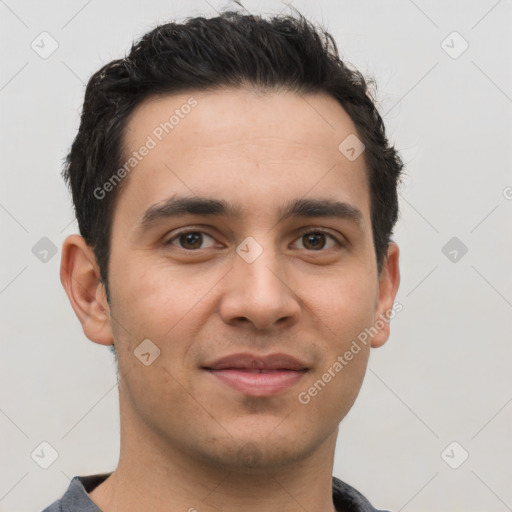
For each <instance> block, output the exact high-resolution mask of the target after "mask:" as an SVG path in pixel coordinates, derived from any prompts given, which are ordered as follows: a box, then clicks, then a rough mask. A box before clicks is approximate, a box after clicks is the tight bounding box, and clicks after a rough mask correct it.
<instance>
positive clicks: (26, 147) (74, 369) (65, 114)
mask: <svg viewBox="0 0 512 512" xmlns="http://www.w3.org/2000/svg"><path fill="white" fill-rule="evenodd" d="M226 3H227V2H225V1H213V0H209V1H208V2H207V1H206V0H196V1H190V2H185V1H180V2H177V1H164V0H161V1H156V0H152V1H146V2H138V1H135V0H125V1H123V2H121V1H99V0H89V1H84V0H80V1H66V2H64V1H62V0H61V1H57V0H53V1H46V2H38V1H35V0H32V1H15V0H5V1H0V28H1V42H0V52H1V60H2V67H1V75H0V91H1V92H0V102H1V118H0V126H1V128H0V129H1V140H2V149H1V155H2V165H1V166H0V169H1V170H0V172H1V180H2V187H1V193H0V219H1V237H2V245H1V247H2V264H1V266H0V311H1V312H2V340H1V343H2V351H1V358H0V365H1V366H0V379H1V381H0V390H1V395H0V431H1V432H2V437H1V445H0V446H1V455H0V460H1V461H2V465H1V474H0V510H1V511H10V512H16V511H37V510H41V509H42V508H43V507H44V506H46V505H48V504H49V503H50V502H51V501H53V500H55V499H56V498H57V497H60V496H61V494H62V493H63V492H64V490H65V489H66V488H67V486H68V483H69V479H70V478H71V477H73V476H74V475H86V474H92V473H99V472H103V471H111V470H113V469H114V468H115V465H116V463H117V458H118V453H119V414H118V398H117V386H116V377H115V372H114V366H113V359H112V356H111V354H110V352H109V351H108V350H107V349H106V348H105V347H102V346H99V345H96V344H94V343H92V342H90V341H89V340H87V338H86V337H85V336H84V334H83V332H82V330H81V326H80V324H79V322H78V320H77V319H76V317H75V315H74V313H73V311H72V309H71V307H70V305H69V303H68V299H67V297H66V295H65V293H64V291H63V289H62V287H61V284H60V281H59V277H58V272H59V260H60V248H61V244H62V241H63V240H64V238H65V237H66V236H67V235H69V234H71V233H75V232H77V226H76V224H75V222H74V220H73V211H72V208H71V201H70V196H69V194H68V192H67V189H66V188H65V186H64V184H63V182H62V180H61V177H60V172H61V169H62V160H63V158H64V156H65V154H66V152H67V150H68V149H69V146H70V144H71V142H72V140H73V138H74V136H75V134H76V129H77V127H78V120H79V117H78V116H79V113H80V109H81V103H82V100H83V93H84V84H85V83H86V81H87V80H88V78H89V76H90V75H91V74H92V73H93V72H94V71H95V70H96V69H98V68H99V67H100V66H101V65H103V64H104V63H106V62H107V61H110V60H112V59H114V58H119V57H122V56H124V53H125V51H127V50H128V49H129V46H130V44H131V41H132V40H133V38H136V37H139V36H141V35H142V34H143V33H144V32H146V31H147V30H149V29H150V28H152V27H153V26H154V25H155V24H156V23H158V22H164V21H168V20H170V19H172V18H175V17H183V16H192V15H198V14H206V15H209V14H213V13H214V12H215V10H214V9H220V8H222V7H224V6H225V5H226ZM245 5H246V7H247V8H248V9H249V10H251V11H252V12H274V13H277V12H279V11H280V10H283V9H284V8H285V6H283V4H281V3H280V2H278V1H272V2H270V1H267V2H263V1H256V0H255V1H247V2H246V3H245ZM293 5H294V6H295V7H297V8H298V9H299V10H301V12H303V13H304V14H305V15H306V16H308V17H310V18H311V19H313V20H315V21H317V22H320V23H322V24H324V25H325V26H327V28H328V29H329V30H330V31H331V33H332V34H333V35H334V37H335V39H336V41H337V43H338V45H339V48H340V50H341V53H342V55H343V56H344V57H345V58H346V59H347V60H348V61H349V62H351V63H353V64H354V65H355V66H356V67H358V68H359V69H360V70H361V71H363V72H364V73H370V74H372V75H374V76H375V77H376V79H377V82H378V85H379V90H378V91H379V92H378V98H379V101H380V109H381V112H382V114H383V116H384V119H385V122H386V125H387V130H388V134H389V136H390V138H391V140H392V141H394V142H395V143H396V145H397V147H398V148H399V150H401V152H402V155H403V158H404V161H405V163H406V177H405V180H404V184H403V186H402V188H401V192H400V205H401V217H400V220H399V223H398V226H397V228H396V237H395V239H396V241H397V242H398V243H399V245H400V247H401V272H402V281H401V286H400V291H399V293H398V297H397V300H398V301H399V302H400V303H402V304H403V311H402V312H401V313H400V314H399V315H398V316H397V317H396V318H395V319H394V320H393V321H392V333H391V338H390V340H389V341H388V343H387V344H386V345H385V346H384V347H382V348H380V349H377V350H375V351H373V352H372V355H371V358H370V363H369V370H368V373H367V376H366V379H365V382H364V384H363V388H362V390H361V394H360V396H359V398H358V400H357V401H356V404H355V406H354V407H353V409H352V410H351V412H350V413H349V414H348V416H347V418H346V420H345V421H343V423H342V425H341V427H340V436H339V442H338V447H337V452H336V463H335V467H334V474H335V475H336V476H339V477H340V478H342V479H344V480H346V481H347V482H349V483H350V484H352V485H354V486H355V487H356V488H358V489H359V490H361V491H362V492H363V493H364V494H365V495H366V496H367V497H368V498H369V499H370V500H371V501H372V502H374V504H375V505H376V506H378V507H386V508H389V509H391V510H395V511H401V510H404V511H411V512H412V511H432V510H439V511H441V510H449V511H466V512H469V511H480V510H485V511H497V512H501V511H505V510H512V488H511V485H510V482H512V468H511V460H512V457H511V454H512V437H511V435H510V426H511V416H512V403H511V402H512V390H511V385H510V384H511V371H510V368H511V362H512V358H511V356H512V344H511V335H510V333H511V330H512V322H511V318H512V315H511V312H512V310H511V308H512V280H511V272H510V261H511V255H512V236H511V230H510V226H511V220H512V215H511V213H512V200H511V198H512V188H511V187H512V173H511V160H512V154H511V152H510V145H511V144H510V143H511V133H512V116H511V113H512V66H511V62H512V59H511V52H510V49H511V48H512V31H511V30H510V27H512V3H511V2H510V1H509V0H508V1H507V0H502V1H496V0H485V1H484V0H482V1H457V2H456V1H448V2H443V1H437V2H428V1H425V0H416V1H412V0H393V1H377V0H372V1H356V0H350V1H335V0H321V1H317V2H313V1H312V0H309V1H308V0H294V2H293ZM43 31H47V32H48V33H49V34H51V36H52V38H54V39H55V40H56V41H57V42H58V45H59V46H58V48H57V50H56V51H55V52H54V53H53V54H52V55H51V56H49V57H48V58H46V59H43V58H41V57H40V56H39V55H38V54H37V53H36V52H35V51H34V50H33V49H32V48H31V43H32V41H34V40H36V43H37V41H40V37H41V36H39V34H40V33H41V32H43ZM454 31H456V32H458V33H459V34H460V36H461V37H462V38H464V40H466V41H467V42H468V43H469V47H468V49H467V50H466V51H465V52H464V53H462V54H461V55H460V56H458V58H453V55H455V54H458V53H459V52H460V50H461V49H462V48H463V46H462V45H463V41H462V39H460V37H459V36H457V35H455V36H454V35H452V36H450V37H449V38H448V39H446V38H447V36H449V35H450V34H452V32H454ZM38 37H39V39H38ZM48 41H49V40H47V42H46V44H45V48H49V46H48ZM443 41H445V43H444V44H443V46H444V48H445V49H447V50H448V51H449V52H451V53H452V56H450V55H449V54H448V53H447V52H446V51H445V49H443V46H442V42H443ZM39 45H40V46H41V43H40V42H39ZM450 47H451V48H450ZM507 187H508V188H507ZM42 237H47V238H48V239H49V240H51V242H52V243H53V244H55V246H56V248H57V250H58V251H57V253H56V254H55V255H54V256H52V257H51V253H49V254H48V256H47V259H48V261H46V262H43V261H40V259H39V258H38V257H36V255H35V254H34V253H33V252H32V248H33V247H34V245H35V244H36V243H37V242H38V241H39V240H40V239H41V238H42ZM452 237H457V238H458V239H459V240H460V242H462V243H463V244H464V245H465V246H466V247H467V248H468V252H467V254H465V255H464V256H461V254H462V253H461V252H460V251H459V252H458V254H457V261H455V262H454V261H451V260H450V258H452V259H453V256H454V254H453V253H452V255H449V256H450V258H449V257H447V256H446V255H445V254H444V253H443V251H442V248H443V246H444V245H445V244H446V243H447V242H448V240H450V239H451V238H452ZM36 252H37V251H36ZM40 256H43V255H41V254H40ZM43 441H46V442H48V443H50V444H51V445H52V446H53V447H54V449H55V450H56V451H57V452H58V458H57V460H55V462H54V463H53V464H52V465H51V466H50V467H49V468H48V469H42V468H41V467H40V466H39V465H38V464H36V462H34V460H33V459H32V458H31V453H32V452H33V451H34V450H35V449H36V448H37V447H38V446H39V445H40V443H41V442H43ZM453 441H456V442H457V443H458V445H456V446H455V448H453V445H452V447H451V448H449V449H448V450H447V451H445V448H446V447H447V446H448V445H450V443H452V442H453ZM452 448H453V449H452ZM463 450H465V451H467V452H468V453H469V458H468V459H467V460H466V461H465V462H464V463H463V464H462V465H460V467H459V468H458V469H452V468H451V467H450V466H449V465H448V463H447V461H448V462H450V463H451V464H452V465H457V464H458V463H460V461H461V460H462V456H463V454H464V452H463ZM46 453H48V451H47V452H46ZM443 453H444V456H443V455H442V454H443Z"/></svg>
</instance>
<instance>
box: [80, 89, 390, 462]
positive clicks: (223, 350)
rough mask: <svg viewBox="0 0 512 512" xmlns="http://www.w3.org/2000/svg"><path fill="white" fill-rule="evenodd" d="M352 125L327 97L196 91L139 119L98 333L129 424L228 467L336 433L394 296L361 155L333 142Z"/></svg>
mask: <svg viewBox="0 0 512 512" xmlns="http://www.w3.org/2000/svg"><path fill="white" fill-rule="evenodd" d="M191 98H193V100H191ZM187 104H188V105H189V107H190V108H188V107H184V106H185V105H187ZM173 114H176V115H175V118H174V119H173V120H172V121H171V122H172V128H170V127H169V126H170V125H165V124H161V123H165V122H166V121H167V122H168V121H169V118H170V116H171V115H173ZM162 127H165V128H166V129H167V130H166V129H165V128H162ZM354 133H356V129H355V127H354V125H353V123H352V121H351V119H350V117H349V116H348V115H347V114H346V112H345V111H344V110H343V108H342V107H341V106H340V105H339V104H338V103H337V102H336V101H335V100H334V99H333V98H331V97H330V96H327V95H323V94H315V95H313V94H311V95H306V96H304V97H301V96H300V95H297V94H295V93H292V92H272V93H265V94H263V93H257V92H255V91H252V90H246V89H240V90H218V91H215V92H193V93H192V92H191V93H184V94H180V95H173V96H165V97H159V98H153V99H151V100H148V101H146V102H145V103H143V104H141V105H140V106H139V107H138V109H137V110H136V111H135V112H134V114H133V116H132V117H131V119H130V121H129V124H128V126H127V132H126V136H125V146H126V148H127V155H126V156H127V158H129V156H130V155H132V152H133V151H139V150H140V148H141V146H144V145H145V146H146V147H149V150H148V151H147V152H146V151H144V150H142V151H139V156H140V155H141V153H146V155H145V156H144V157H142V158H140V161H139V160H137V164H136V165H135V166H134V167H133V169H132V170H131V171H130V173H129V175H128V176H126V177H125V178H124V179H126V180H127V182H126V183H125V184H124V185H125V186H124V188H123V190H122V193H121V194H120V196H119V198H118V202H117V203H116V209H115V213H114V217H113V224H112V239H111V255H110V262H109V289H110V294H111V302H110V318H111V320H110V324H109V325H108V327H106V329H107V328H108V329H110V330H111V333H112V337H113V339H114V340H115V345H116V350H117V355H118V362H119V371H120V374H121V375H123V376H124V378H123V379H122V381H121V383H120V396H121V408H122V416H123V421H125V423H126V424H130V425H132V426H133V428H134V429H137V430H138V432H139V433H140V432H145V434H146V435H147V436H149V437H151V438H152V439H155V440H158V442H159V443H160V444H161V446H165V447H169V449H170V448H171V447H175V448H176V447H179V449H180V450H181V451H183V452H185V453H187V454H189V455H190V456H193V457H195V458H197V459H198V460H199V459H200V460H202V461H206V462H210V463H211V464H213V465H216V466H223V467H227V468H236V467H237V468H247V467H249V466H251V467H253V468H254V467H258V468H270V467H273V468H276V467H280V466H284V465H286V464H289V463H290V461H294V460H300V459H302V458H304V457H306V456H308V455H309V454H311V453H314V451H315V450H316V449H318V448H319V447H320V446H321V445H322V444H323V443H325V442H326V440H328V439H332V437H333V436H335V434H336V431H337V427H338V424H339V422H340V421H341V419H342V418H343V417H344V416H345V415H346V413H347V412H348V410H349V409H350V407H351V406H352V404H353V403H354V400H355V398H356V396H357V394H358V391H359V389H360V386H361V383H362V380H363V376H364V373H365V369H366V365H367V361H368V355H369V350H370V345H372V344H373V346H378V345H380V344H382V343H384V342H385V341H386V339H387V337H388V334H389V331H388V327H387V324H386V326H384V327H383V328H381V329H380V330H379V332H378V334H376V335H375V336H374V337H373V338H372V339H371V342H370V339H369V338H368V339H367V341H366V342H365V343H363V342H361V341H357V340H358V336H360V335H361V333H362V332H363V331H364V330H365V328H370V327H372V326H374V324H375V323H376V321H377V320H378V319H379V318H382V314H383V313H386V312H387V311H389V310H390V308H391V307H392V304H393V299H394V296H395V293H396V289H397V287H398V269H397V254H398V253H397V248H396V246H393V245H392V247H391V249H390V253H389V254H390V263H387V264H385V266H384V269H383V272H382V273H381V275H380V276H379V275H378V274H377V267H376V260H375V251H374V246H373V240H372V229H371V221H370V199H369V188H368V183H367V174H366V170H365V160H364V153H363V154H362V155H361V156H360V157H359V158H356V159H355V160H353V159H352V160H351V159H348V158H346V157H345V156H344V154H343V153H342V152H340V150H339V148H338V147H339V145H340V143H341V142H342V141H343V140H344V139H345V138H346V137H347V136H349V135H350V134H354ZM148 137H149V138H148ZM150 139H151V140H150ZM187 199H194V200H195V204H192V205H191V204H190V202H187ZM207 201H210V203H207ZM211 201H214V202H215V203H213V204H212V203H211ZM381 323H382V322H381ZM90 337H91V339H93V338H94V336H90ZM359 339H361V338H359ZM143 340H151V341H150V342H147V341H146V342H145V345H142V346H141V348H138V347H139V346H140V345H141V342H143ZM355 340H356V345H357V346H358V347H359V350H358V351H356V349H355V348H354V341H355ZM156 347H157V348H158V350H159V355H158V357H156V358H155V356H156V355H157V349H156ZM351 348H352V349H351ZM347 351H348V352H352V357H350V356H348V355H346V353H347ZM141 352H142V353H144V354H146V355H144V356H142V357H140V353H141ZM136 354H138V355H139V357H137V355H136ZM230 356H235V357H234V358H232V359H230ZM225 358H228V359H225ZM141 359H142V361H145V363H147V364H143V362H141ZM336 363H338V364H336ZM340 365H341V369H340ZM315 390H316V391H315Z"/></svg>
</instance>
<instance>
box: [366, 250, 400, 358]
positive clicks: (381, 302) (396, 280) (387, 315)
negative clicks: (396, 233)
mask: <svg viewBox="0 0 512 512" xmlns="http://www.w3.org/2000/svg"><path fill="white" fill-rule="evenodd" d="M399 253H400V250H399V248H398V245H396V244H395V243H394V242H391V243H390V244H389V247H388V251H387V258H386V260H385V261H384V264H383V266H382V271H381V273H380V276H379V296H378V299H377V305H376V308H375V318H374V327H375V329H376V330H377V333H376V334H375V336H374V337H373V338H372V342H371V346H372V347H373V348H378V347H381V346H382V345H384V343H386V341H387V340H388V338H389V334H390V326H389V322H390V320H391V319H392V318H393V317H394V316H395V315H396V311H397V310H396V308H395V307H394V302H395V297H396V294H397V292H398V287H399V286H400V268H399V263H398V260H399Z"/></svg>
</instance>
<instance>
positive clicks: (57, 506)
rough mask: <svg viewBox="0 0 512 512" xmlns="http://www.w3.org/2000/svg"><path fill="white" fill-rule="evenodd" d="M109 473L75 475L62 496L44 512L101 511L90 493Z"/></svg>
mask: <svg viewBox="0 0 512 512" xmlns="http://www.w3.org/2000/svg"><path fill="white" fill-rule="evenodd" d="M109 475H110V473H102V474H98V475H90V476H75V477H73V479H72V480H71V482H70V483H69V487H68V488H67V490H66V492H65V493H64V495H63V496H62V498H60V499H58V500H56V501H54V502H53V503H52V504H51V505H49V506H48V507H46V508H45V509H44V510H43V511H42V512H101V510H100V509H99V508H98V507H97V506H96V504H95V503H94V502H93V501H92V500H91V498H90V497H89V494H88V493H89V492H91V491H92V490H93V489H94V488H95V487H96V486H98V485H99V484H100V483H101V482H103V481H104V480H106V478H107V477H108V476H109Z"/></svg>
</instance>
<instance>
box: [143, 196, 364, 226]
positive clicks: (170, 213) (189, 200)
mask: <svg viewBox="0 0 512 512" xmlns="http://www.w3.org/2000/svg"><path fill="white" fill-rule="evenodd" d="M182 215H203V216H218V217H225V218H229V219H239V218H240V217H242V216H243V210H242V208H241V207H240V205H238V204H230V203H228V202H226V201H224V200H222V199H212V198H208V197H199V196H193V197H186V196H173V197H170V198H169V199H166V200H165V201H163V202H161V203H157V204H155V205H153V206H150V207H149V208H148V209H147V210H146V211H145V212H144V215H143V217H142V220H141V222H140V223H139V226H138V229H140V230H145V229H148V228H150V227H151V226H153V225H155V224H157V223H159V222H161V221H163V220H165V219H168V218H173V217H179V216H182ZM278 216H279V221H283V220H285V219H288V218H290V217H316V218H320V217H335V218H338V219H343V220H348V221H351V222H353V223H354V224H356V225H358V227H361V226H362V221H363V214H362V213H361V210H359V209H358V208H356V207H355V206H353V205H351V204H348V203H345V202H341V201H335V200H332V199H294V200H291V201H288V203H286V204H285V205H284V206H283V207H281V208H280V210H279V213H278Z"/></svg>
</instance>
